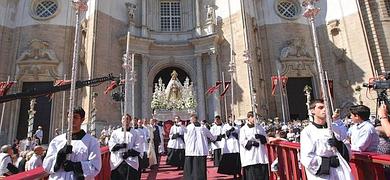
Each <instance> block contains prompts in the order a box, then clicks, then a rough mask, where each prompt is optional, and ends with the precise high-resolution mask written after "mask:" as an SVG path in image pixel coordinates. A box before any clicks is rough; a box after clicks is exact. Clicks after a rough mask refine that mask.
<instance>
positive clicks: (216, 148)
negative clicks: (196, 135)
mask: <svg viewBox="0 0 390 180" xmlns="http://www.w3.org/2000/svg"><path fill="white" fill-rule="evenodd" d="M222 128H223V123H222V120H221V116H219V115H217V116H215V118H214V125H213V126H211V128H210V132H211V134H212V135H213V136H216V137H217V140H216V141H215V142H212V143H211V150H212V151H213V154H214V159H213V160H214V167H218V166H219V163H220V161H221V158H222V156H221V150H222V147H223V144H224V141H225V139H223V138H222V137H224V136H225V134H224V132H223V130H222Z"/></svg>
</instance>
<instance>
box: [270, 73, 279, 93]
mask: <svg viewBox="0 0 390 180" xmlns="http://www.w3.org/2000/svg"><path fill="white" fill-rule="evenodd" d="M271 80H272V96H275V92H276V86H277V85H278V76H272V77H271Z"/></svg>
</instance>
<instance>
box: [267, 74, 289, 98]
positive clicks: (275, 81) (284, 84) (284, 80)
mask: <svg viewBox="0 0 390 180" xmlns="http://www.w3.org/2000/svg"><path fill="white" fill-rule="evenodd" d="M271 80H272V96H275V92H276V87H277V86H278V82H279V80H280V81H281V83H282V88H286V87H287V80H288V77H287V76H280V79H279V77H278V76H272V77H271Z"/></svg>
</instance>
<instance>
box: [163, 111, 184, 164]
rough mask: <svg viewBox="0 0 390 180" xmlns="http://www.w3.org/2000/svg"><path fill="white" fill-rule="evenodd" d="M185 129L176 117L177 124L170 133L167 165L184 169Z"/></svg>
mask: <svg viewBox="0 0 390 180" xmlns="http://www.w3.org/2000/svg"><path fill="white" fill-rule="evenodd" d="M184 131H185V127H184V126H183V125H182V124H181V122H180V117H179V116H176V117H175V124H174V125H173V126H172V127H171V129H170V131H169V141H168V145H167V148H168V154H167V155H168V157H167V164H169V165H173V166H176V167H178V169H183V167H184V158H185V151H184V148H185V144H184Z"/></svg>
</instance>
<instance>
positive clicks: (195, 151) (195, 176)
mask: <svg viewBox="0 0 390 180" xmlns="http://www.w3.org/2000/svg"><path fill="white" fill-rule="evenodd" d="M190 120H191V124H189V125H188V126H187V128H185V131H184V142H185V156H186V157H185V160H184V177H183V179H184V180H204V179H207V167H206V156H207V155H208V149H209V148H208V142H207V139H209V140H211V141H215V140H216V137H215V136H213V135H212V134H211V132H210V131H209V130H208V129H207V128H206V127H202V126H201V125H200V123H199V122H198V117H197V116H196V115H194V114H193V115H191V118H190Z"/></svg>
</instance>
